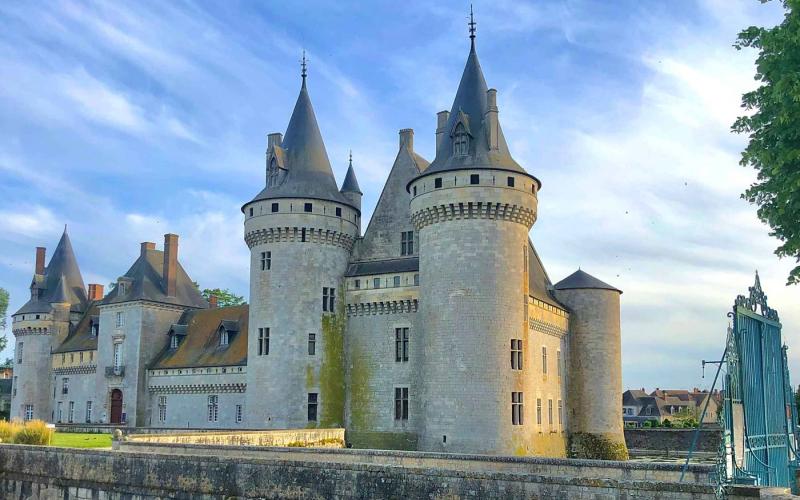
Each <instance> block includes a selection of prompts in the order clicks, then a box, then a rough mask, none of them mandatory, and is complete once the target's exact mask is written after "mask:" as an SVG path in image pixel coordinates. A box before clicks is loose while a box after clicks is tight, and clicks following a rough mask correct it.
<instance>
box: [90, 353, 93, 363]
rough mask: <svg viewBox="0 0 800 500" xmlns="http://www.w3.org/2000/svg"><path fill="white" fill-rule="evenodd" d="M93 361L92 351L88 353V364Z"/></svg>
mask: <svg viewBox="0 0 800 500" xmlns="http://www.w3.org/2000/svg"><path fill="white" fill-rule="evenodd" d="M92 361H94V351H89V362H90V363H91V362H92Z"/></svg>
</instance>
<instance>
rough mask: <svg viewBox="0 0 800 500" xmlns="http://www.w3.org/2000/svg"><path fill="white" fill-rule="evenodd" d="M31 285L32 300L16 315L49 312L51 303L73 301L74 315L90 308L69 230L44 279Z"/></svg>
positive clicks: (47, 268) (56, 251)
mask: <svg viewBox="0 0 800 500" xmlns="http://www.w3.org/2000/svg"><path fill="white" fill-rule="evenodd" d="M31 286H32V288H35V290H32V293H31V299H30V300H28V302H26V303H25V304H24V305H23V306H22V307H21V308H20V309H19V310H18V311H17V312H16V313H14V314H15V315H17V314H30V313H48V312H50V310H51V307H50V304H51V303H54V302H56V301H58V302H62V303H63V302H69V303H70V304H71V305H72V307H70V310H71V311H74V312H83V310H84V308H85V307H86V286H85V285H84V284H83V277H82V276H81V270H80V268H79V267H78V261H77V259H76V258H75V252H74V250H72V242H70V239H69V235H68V234H67V229H66V227H65V228H64V233H63V234H62V235H61V239H60V240H59V242H58V245H57V246H56V249H55V251H54V252H53V255H52V257H50V263H48V264H47V267H46V268H45V270H44V280H43V281H42V282H40V283H33V284H32V285H31Z"/></svg>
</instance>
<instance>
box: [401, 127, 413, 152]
mask: <svg viewBox="0 0 800 500" xmlns="http://www.w3.org/2000/svg"><path fill="white" fill-rule="evenodd" d="M403 146H405V147H407V148H408V150H409V151H414V129H413V128H403V129H400V147H401V148H402V147H403Z"/></svg>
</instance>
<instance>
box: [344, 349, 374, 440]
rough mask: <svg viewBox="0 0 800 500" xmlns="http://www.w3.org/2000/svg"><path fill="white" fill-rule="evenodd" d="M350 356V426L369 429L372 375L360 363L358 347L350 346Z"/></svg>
mask: <svg viewBox="0 0 800 500" xmlns="http://www.w3.org/2000/svg"><path fill="white" fill-rule="evenodd" d="M350 354H351V356H352V360H353V365H352V366H351V367H350V425H351V427H352V428H353V429H369V428H371V427H372V420H373V417H374V415H373V414H372V393H371V391H370V388H369V383H370V379H371V378H372V373H371V372H370V369H369V366H368V365H367V364H366V363H364V362H362V360H363V353H362V352H361V348H360V347H359V346H357V345H353V346H351V348H350Z"/></svg>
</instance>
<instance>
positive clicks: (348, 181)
mask: <svg viewBox="0 0 800 500" xmlns="http://www.w3.org/2000/svg"><path fill="white" fill-rule="evenodd" d="M341 192H342V193H358V194H364V193H362V192H361V188H360V187H358V179H356V171H355V170H353V160H352V159H351V160H350V166H348V167H347V174H346V175H345V176H344V182H343V183H342V190H341Z"/></svg>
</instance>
